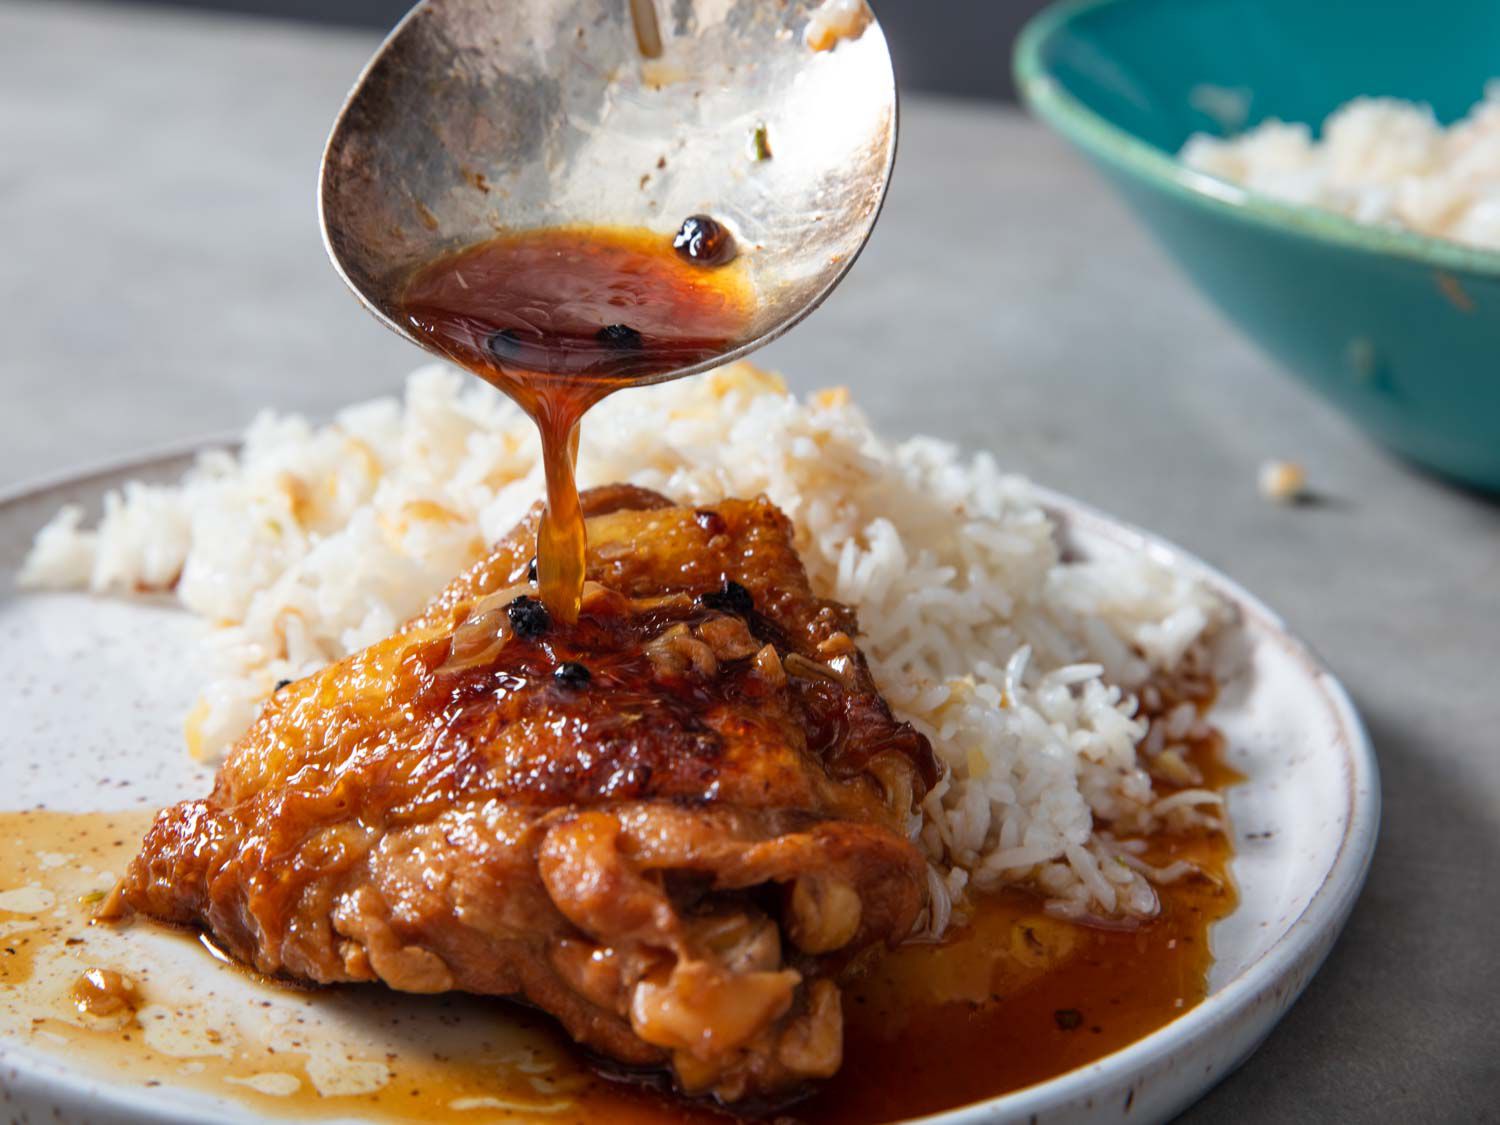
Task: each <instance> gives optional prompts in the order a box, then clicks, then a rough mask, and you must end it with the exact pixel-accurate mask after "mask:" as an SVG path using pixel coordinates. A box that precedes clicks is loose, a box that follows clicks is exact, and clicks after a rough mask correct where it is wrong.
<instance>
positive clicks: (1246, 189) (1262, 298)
mask: <svg viewBox="0 0 1500 1125" xmlns="http://www.w3.org/2000/svg"><path fill="white" fill-rule="evenodd" d="M1497 42H1500V5H1496V4H1493V3H1479V2H1472V0H1468V2H1459V0H1440V2H1439V3H1437V4H1435V5H1433V4H1428V5H1421V6H1411V5H1397V4H1375V5H1369V4H1365V3H1361V2H1359V0H1327V2H1320V3H1317V4H1307V3H1303V2H1301V0H1256V2H1254V3H1251V2H1248V0H1063V2H1062V3H1060V4H1057V5H1054V6H1053V7H1051V8H1049V9H1047V10H1046V11H1044V12H1043V13H1042V14H1041V15H1039V16H1038V17H1037V18H1036V19H1034V20H1033V21H1032V23H1031V24H1030V25H1029V26H1028V27H1027V28H1026V30H1025V31H1024V32H1023V34H1022V36H1021V39H1020V41H1019V42H1018V44H1017V48H1016V58H1015V67H1016V75H1017V83H1018V86H1019V88H1020V89H1021V91H1022V94H1023V96H1024V97H1025V99H1026V101H1027V102H1028V104H1029V105H1030V107H1031V108H1032V110H1033V111H1034V112H1035V113H1036V114H1037V115H1038V116H1039V117H1040V118H1041V119H1042V120H1043V121H1045V122H1046V123H1047V124H1048V125H1050V126H1051V127H1053V128H1055V129H1056V130H1057V131H1058V132H1059V133H1061V134H1062V135H1063V136H1064V137H1066V138H1067V139H1068V140H1069V141H1070V142H1072V143H1073V144H1075V145H1076V146H1077V147H1078V148H1080V149H1081V150H1082V151H1083V153H1084V154H1085V155H1086V156H1087V157H1089V159H1090V160H1091V161H1092V162H1093V163H1094V164H1095V165H1096V166H1097V167H1098V168H1099V169H1100V170H1101V171H1102V172H1103V173H1104V175H1105V176H1106V178H1107V179H1108V180H1109V181H1110V182H1111V184H1113V186H1115V187H1116V188H1117V189H1118V190H1119V192H1120V193H1121V195H1122V196H1123V197H1124V198H1125V200H1126V201H1127V202H1128V203H1129V204H1130V206H1131V207H1132V208H1133V209H1134V210H1135V212H1136V213H1137V214H1138V215H1139V216H1140V218H1141V219H1142V220H1143V221H1144V223H1145V224H1146V226H1147V227H1148V228H1149V229H1150V230H1151V231H1152V232H1153V233H1154V234H1155V235H1156V236H1157V238H1158V239H1159V240H1160V242H1161V244H1162V245H1163V246H1164V247H1165V248H1166V250H1167V251H1168V252H1169V253H1170V254H1171V255H1172V256H1173V257H1174V258H1175V259H1176V260H1177V261H1178V263H1179V264H1180V265H1181V266H1182V267H1183V269H1184V270H1185V271H1186V272H1187V274H1188V275H1189V276H1190V277H1191V278H1192V280H1193V281H1194V282H1195V283H1196V284H1197V285H1198V286H1199V287H1200V288H1201V289H1202V290H1203V292H1204V293H1205V294H1206V295H1207V296H1208V297H1209V298H1210V299H1211V300H1212V301H1213V302H1214V303H1215V304H1216V305H1218V306H1219V308H1220V309H1221V310H1222V311H1223V312H1224V313H1225V314H1226V315H1227V316H1228V317H1229V319H1230V320H1232V321H1233V322H1234V323H1236V324H1237V325H1238V326H1239V327H1240V328H1241V329H1243V330H1244V331H1245V332H1246V333H1247V334H1248V335H1249V336H1250V337H1251V338H1252V339H1254V340H1255V341H1256V342H1257V343H1259V344H1260V345H1261V346H1262V347H1263V348H1264V349H1265V351H1267V352H1268V353H1269V354H1270V355H1271V356H1272V357H1273V358H1274V359H1275V360H1277V361H1278V362H1279V364H1280V365H1281V366H1283V367H1284V368H1286V369H1287V370H1289V371H1291V372H1292V373H1293V374H1295V375H1297V376H1299V377H1300V378H1301V379H1302V380H1304V381H1305V382H1306V383H1307V384H1309V385H1310V386H1311V387H1312V388H1313V389H1314V390H1316V391H1318V392H1319V393H1320V394H1322V395H1323V396H1324V397H1325V398H1326V399H1328V400H1330V401H1331V402H1332V403H1333V404H1334V405H1336V406H1337V407H1338V408H1339V409H1341V410H1342V411H1343V412H1344V413H1346V414H1347V415H1348V416H1349V417H1350V418H1352V419H1353V420H1354V421H1355V422H1357V423H1358V424H1359V425H1360V426H1362V427H1363V428H1364V429H1365V430H1366V431H1368V432H1369V433H1370V434H1372V435H1373V436H1374V437H1375V438H1377V439H1378V440H1379V441H1381V442H1382V443H1383V444H1385V445H1386V446H1387V447H1388V448H1390V449H1391V450H1393V451H1395V452H1396V453H1398V454H1399V455H1401V456H1403V457H1405V458H1407V459H1409V460H1411V461H1413V462H1415V463H1417V464H1419V465H1422V466H1425V467H1426V468H1429V469H1432V470H1435V471H1436V472H1438V473H1441V474H1443V475H1445V476H1447V477H1450V478H1453V479H1456V480H1458V481H1461V482H1464V483H1467V484H1470V485H1474V486H1477V487H1480V488H1484V489H1488V490H1500V364H1497V362H1496V357H1497V356H1500V82H1496V79H1500V55H1497V54H1496V53H1495V51H1494V45H1495V44H1496V43H1497Z"/></svg>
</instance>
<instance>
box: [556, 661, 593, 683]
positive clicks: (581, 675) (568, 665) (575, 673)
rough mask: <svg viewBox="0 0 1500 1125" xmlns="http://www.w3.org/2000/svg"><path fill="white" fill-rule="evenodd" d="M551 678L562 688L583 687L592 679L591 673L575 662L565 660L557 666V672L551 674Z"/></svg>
mask: <svg viewBox="0 0 1500 1125" xmlns="http://www.w3.org/2000/svg"><path fill="white" fill-rule="evenodd" d="M552 678H553V679H554V680H556V681H557V682H558V683H560V684H562V685H563V687H570V688H576V687H583V685H584V684H586V683H588V682H589V681H590V680H592V679H593V678H594V676H593V673H592V672H590V671H589V670H588V668H586V667H585V666H584V665H582V664H580V663H578V661H576V660H565V661H563V662H562V663H561V664H559V665H558V666H557V671H556V672H553V673H552Z"/></svg>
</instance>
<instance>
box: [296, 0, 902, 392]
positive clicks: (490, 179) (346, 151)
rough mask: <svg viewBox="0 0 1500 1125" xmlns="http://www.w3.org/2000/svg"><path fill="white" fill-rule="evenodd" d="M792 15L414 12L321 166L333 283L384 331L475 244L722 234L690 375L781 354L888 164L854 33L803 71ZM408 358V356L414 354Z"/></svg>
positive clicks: (427, 6) (351, 99)
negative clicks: (746, 289) (723, 288)
mask: <svg viewBox="0 0 1500 1125" xmlns="http://www.w3.org/2000/svg"><path fill="white" fill-rule="evenodd" d="M813 6H814V5H812V4H810V3H808V2H807V0H793V2H791V3H786V4H768V3H765V2H764V0H717V2H713V0H671V2H670V3H669V2H668V0H656V3H655V5H654V6H653V3H652V0H423V2H422V3H420V4H418V5H417V6H416V7H415V8H413V9H412V10H411V11H410V12H409V13H408V14H407V15H406V17H405V18H404V19H403V20H402V21H401V23H400V24H398V25H397V26H396V28H395V30H394V31H392V32H391V34H390V36H389V37H388V38H387V39H386V41H385V42H384V43H383V44H382V45H381V47H380V49H379V50H378V51H377V52H376V54H375V56H374V58H372V59H371V60H370V62H369V64H368V65H367V66H366V67H365V70H364V73H363V74H361V75H360V77H359V80H358V81H357V82H356V84H355V86H354V89H353V90H352V91H351V92H350V94H349V96H348V98H347V100H346V101H345V103H344V106H343V109H342V110H341V112H340V113H339V116H338V120H337V121H336V122H335V124H334V127H333V132H332V135H331V136H330V137H329V140H328V145H327V148H326V150H325V152H324V155H323V166H322V172H321V178H320V182H319V209H320V213H321V220H322V226H323V237H324V242H325V244H326V245H327V248H328V252H329V255H330V257H331V258H332V259H333V263H334V266H335V267H336V268H337V269H338V271H339V273H340V274H341V275H342V276H343V278H344V280H345V281H346V282H348V284H349V286H350V288H352V289H353V290H354V292H355V294H356V295H357V296H358V297H359V299H360V300H361V301H362V302H363V303H364V305H365V306H366V307H367V308H369V310H370V311H371V312H372V313H374V314H375V316H376V317H377V318H378V319H380V320H381V321H382V322H383V323H384V324H386V326H387V327H389V328H392V329H393V330H395V331H396V332H398V333H400V334H401V335H403V336H405V337H406V338H407V339H409V340H411V341H412V342H413V343H417V344H419V345H422V341H420V340H419V339H418V338H417V337H416V336H415V335H414V334H413V333H412V332H411V331H410V330H409V328H408V325H407V324H406V323H405V320H404V317H403V315H402V312H401V308H400V298H401V293H402V289H403V286H404V285H405V283H406V281H407V279H408V278H409V277H410V276H411V274H412V272H413V271H414V270H415V269H417V268H418V267H419V266H421V265H423V264H425V263H427V262H430V261H432V260H433V259H435V258H437V257H439V256H441V255H443V254H446V253H450V252H452V251H454V250H457V249H460V248H462V247H464V246H467V245H472V244H474V243H478V242H482V241H484V240H487V239H490V238H494V237H496V236H497V235H501V234H508V233H517V232H521V231H526V230H531V229H536V228H542V227H556V226H566V225H572V224H588V225H611V226H623V227H638V228H639V227H644V228H647V229H649V230H651V231H653V232H659V233H660V234H661V237H662V238H663V239H671V237H672V235H673V234H674V233H675V232H676V230H677V229H678V227H679V226H680V224H681V223H682V221H683V220H684V219H685V218H687V217H688V216H690V215H694V214H708V215H712V216H713V217H714V218H716V219H718V220H719V221H720V222H722V223H724V224H725V225H727V226H728V227H729V229H730V230H731V231H732V232H733V235H734V237H735V240H736V243H737V245H738V247H739V259H738V260H739V262H740V268H742V269H744V270H745V271H746V274H747V278H748V280H749V281H750V283H751V284H752V286H753V287H754V290H755V294H756V303H755V311H754V312H753V314H752V316H751V320H750V323H749V326H748V328H747V329H746V331H745V333H744V334H743V336H742V337H741V339H740V340H739V341H738V342H737V343H736V344H735V345H734V346H733V348H732V349H730V350H729V351H727V352H725V353H724V354H723V355H721V356H718V357H715V358H713V359H711V360H707V361H703V362H698V363H694V364H692V365H690V366H684V367H681V368H677V369H674V370H670V371H665V372H662V373H661V374H659V375H657V376H655V377H654V378H653V379H652V380H650V381H657V380H660V379H668V378H676V377H678V376H681V375H687V374H690V373H692V372H694V371H699V370H703V369H704V368H707V367H711V366H714V365H716V364H718V363H722V362H725V361H727V360H729V359H733V358H735V357H737V356H740V355H744V354H746V353H747V352H750V351H752V350H754V349H755V348H757V347H759V346H761V345H762V344H764V343H767V342H768V341H770V340H772V339H774V338H775V337H776V336H779V335H780V334H781V333H783V332H785V331H786V330H787V329H788V328H790V327H791V326H792V325H793V324H795V323H796V322H797V321H799V320H800V319H801V318H802V317H804V316H806V315H807V314H808V313H809V312H811V311H812V309H814V308H815V307H817V305H818V304H819V303H820V302H821V301H822V300H823V298H825V297H826V296H827V295H828V293H829V292H830V291H831V290H832V289H833V287H834V286H835V285H837V284H838V282H839V280H840V278H842V277H843V276H844V274H845V273H846V272H847V271H848V269H849V267H850V265H852V264H853V261H854V259H855V258H856V257H857V256H858V254H859V252H860V250H861V249H862V248H863V246H864V244H865V241H866V239H867V238H868V237H869V234H870V231H871V229H872V228H873V227H874V225H875V220H876V218H877V216H878V215H879V212H880V206H881V203H882V201H883V200H884V198H885V191H886V185H887V184H888V182H889V180H890V174H891V169H892V166H893V164H894V162H895V154H896V130H897V107H896V85H895V79H894V75H893V73H892V70H891V60H890V54H889V51H888V49H887V46H886V41H885V36H884V34H883V33H882V32H881V29H880V26H879V24H878V23H877V22H876V21H875V20H874V18H873V17H871V18H870V19H869V21H868V22H867V23H866V25H865V26H864V28H863V30H862V31H861V32H860V33H859V34H858V35H857V36H854V37H850V38H845V39H843V40H841V41H839V42H837V43H836V45H835V46H833V48H832V49H829V50H821V51H815V50H813V49H812V48H811V47H809V46H808V45H807V44H806V42H805V41H804V31H805V29H806V27H807V25H808V22H809V19H810V18H811V17H810V13H811V10H812V8H813ZM422 346H425V345H422Z"/></svg>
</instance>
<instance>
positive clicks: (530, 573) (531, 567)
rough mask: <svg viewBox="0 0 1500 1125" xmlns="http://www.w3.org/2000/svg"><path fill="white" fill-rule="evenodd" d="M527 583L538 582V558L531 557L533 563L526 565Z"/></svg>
mask: <svg viewBox="0 0 1500 1125" xmlns="http://www.w3.org/2000/svg"><path fill="white" fill-rule="evenodd" d="M526 581H528V582H535V581H536V556H535V555H532V556H531V561H530V562H529V563H527V564H526Z"/></svg>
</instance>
